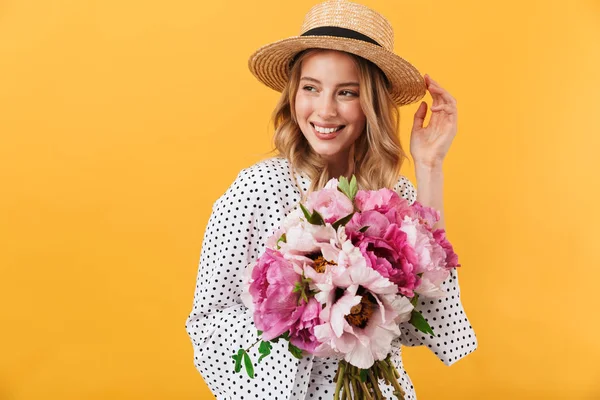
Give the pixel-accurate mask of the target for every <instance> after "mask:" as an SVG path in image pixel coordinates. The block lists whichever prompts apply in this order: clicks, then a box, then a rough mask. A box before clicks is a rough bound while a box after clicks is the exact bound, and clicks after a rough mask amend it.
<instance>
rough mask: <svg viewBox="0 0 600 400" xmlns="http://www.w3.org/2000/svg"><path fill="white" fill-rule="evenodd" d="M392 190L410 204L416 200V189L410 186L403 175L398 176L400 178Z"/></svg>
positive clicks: (410, 183)
mask: <svg viewBox="0 0 600 400" xmlns="http://www.w3.org/2000/svg"><path fill="white" fill-rule="evenodd" d="M394 190H395V191H396V193H398V194H399V195H400V196H401V197H403V198H405V199H406V200H408V202H409V203H410V204H413V203H414V202H415V201H416V200H417V189H416V188H415V186H414V185H413V184H412V182H411V181H410V180H409V179H408V178H407V177H405V176H404V175H400V177H399V178H398V182H397V183H396V185H395V186H394Z"/></svg>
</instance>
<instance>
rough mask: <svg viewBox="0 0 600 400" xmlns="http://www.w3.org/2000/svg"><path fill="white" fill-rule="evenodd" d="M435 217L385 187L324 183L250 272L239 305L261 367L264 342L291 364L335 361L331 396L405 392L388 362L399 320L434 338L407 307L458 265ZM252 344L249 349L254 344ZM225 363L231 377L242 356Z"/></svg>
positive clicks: (432, 292)
mask: <svg viewBox="0 0 600 400" xmlns="http://www.w3.org/2000/svg"><path fill="white" fill-rule="evenodd" d="M439 218H440V214H439V212H438V211H436V210H434V209H433V208H429V207H424V206H422V205H421V204H419V203H418V202H415V203H414V204H413V205H409V203H408V201H407V200H405V199H403V198H402V197H400V196H399V195H398V194H397V193H396V192H394V191H392V190H389V189H380V190H357V184H356V178H355V177H354V176H353V177H352V179H351V180H350V181H348V180H347V179H346V178H345V177H341V178H340V180H339V181H338V180H337V179H332V180H330V181H329V182H328V183H327V185H326V186H325V187H324V188H323V189H322V190H319V191H316V192H313V193H311V194H309V196H308V198H307V201H306V205H303V204H300V205H299V207H298V208H297V209H295V210H293V211H292V212H291V213H290V214H289V215H288V216H287V217H286V218H285V220H284V221H283V224H282V227H281V228H280V229H279V230H277V231H276V232H275V234H274V235H273V236H271V237H270V238H269V239H268V241H267V245H266V249H265V252H264V253H263V254H262V256H261V257H260V258H259V259H258V260H257V261H256V262H253V263H252V264H250V265H249V266H248V268H247V269H246V272H245V277H244V283H245V285H244V286H245V287H244V293H243V294H242V301H243V302H244V304H245V305H246V306H247V307H248V308H249V309H250V310H251V311H252V313H253V319H254V323H255V326H256V328H257V329H258V330H259V331H258V336H259V339H258V340H257V342H256V343H254V344H253V345H252V346H254V345H255V344H258V343H259V342H260V345H259V349H258V350H259V353H260V358H259V360H258V362H260V361H261V360H262V359H263V358H264V357H266V356H267V355H269V354H270V351H271V342H277V341H279V340H286V341H288V342H289V343H288V350H289V351H290V352H291V353H292V354H293V355H294V356H295V357H297V358H301V357H303V355H304V354H306V353H309V354H313V355H315V356H319V357H332V356H333V357H336V358H338V359H339V360H340V361H339V366H338V370H337V373H336V378H335V381H336V389H335V393H334V398H335V399H336V400H337V399H339V398H340V396H341V398H348V399H353V398H354V399H359V398H361V399H362V398H366V399H383V398H384V397H383V396H382V394H381V390H380V388H379V380H380V379H382V380H383V381H384V382H385V383H386V384H391V385H393V386H394V394H395V396H396V397H397V398H398V399H403V398H404V392H403V390H402V388H401V386H400V384H399V383H398V380H397V378H399V373H398V371H397V370H396V369H395V367H394V365H393V364H392V362H391V359H390V356H389V354H390V351H391V343H392V341H393V340H394V339H396V338H397V337H399V336H400V334H401V331H400V328H399V326H398V324H399V323H402V322H409V323H410V324H412V325H413V326H414V327H416V328H417V329H419V330H420V331H422V332H425V333H428V334H433V330H432V329H431V327H430V326H429V325H428V324H427V321H426V320H425V319H424V318H423V316H422V315H421V314H420V313H419V312H418V311H417V310H416V309H415V308H414V306H415V305H416V304H417V300H418V298H419V296H425V297H430V298H431V297H440V296H443V295H445V293H444V292H443V291H442V289H441V283H442V282H443V281H444V280H445V279H446V278H447V277H448V275H449V274H450V269H452V268H455V267H458V266H460V265H459V264H458V257H457V255H456V254H455V253H454V251H453V249H452V245H451V244H450V243H449V242H448V241H447V240H446V237H445V231H444V230H443V229H436V230H433V226H434V225H435V223H436V222H437V221H438V220H439ZM252 346H250V347H252ZM249 349H250V348H248V349H240V350H239V351H238V352H237V353H236V354H234V355H233V356H232V357H233V359H234V360H235V371H236V372H239V371H240V370H241V367H242V364H243V365H244V366H245V368H246V371H247V373H248V374H249V376H250V377H254V366H253V363H252V361H251V359H250V356H249V354H248V351H249Z"/></svg>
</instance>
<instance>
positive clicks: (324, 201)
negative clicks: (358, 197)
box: [306, 188, 354, 223]
mask: <svg viewBox="0 0 600 400" xmlns="http://www.w3.org/2000/svg"><path fill="white" fill-rule="evenodd" d="M306 208H307V209H308V210H309V211H310V212H313V211H314V210H317V211H318V213H319V214H321V216H322V217H323V220H324V221H325V222H329V223H334V222H335V221H337V220H338V219H340V218H343V217H345V216H347V215H348V214H350V213H352V212H353V211H354V205H353V204H352V201H350V199H349V198H348V197H347V196H346V195H345V194H344V193H342V192H340V191H339V190H337V189H335V188H331V189H321V190H318V191H316V192H312V193H310V194H309V195H308V198H307V201H306Z"/></svg>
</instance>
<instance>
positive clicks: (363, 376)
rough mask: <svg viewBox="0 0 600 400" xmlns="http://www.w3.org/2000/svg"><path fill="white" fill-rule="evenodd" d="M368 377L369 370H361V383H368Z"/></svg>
mask: <svg viewBox="0 0 600 400" xmlns="http://www.w3.org/2000/svg"><path fill="white" fill-rule="evenodd" d="M368 375H369V370H368V369H361V370H360V381H361V382H366V381H367V376H368Z"/></svg>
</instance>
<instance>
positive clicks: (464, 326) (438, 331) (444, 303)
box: [396, 176, 477, 365]
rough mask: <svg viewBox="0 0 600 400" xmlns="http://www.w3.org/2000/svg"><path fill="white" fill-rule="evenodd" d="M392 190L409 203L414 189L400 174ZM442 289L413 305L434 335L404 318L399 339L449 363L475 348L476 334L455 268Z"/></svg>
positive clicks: (412, 198)
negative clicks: (442, 294) (443, 294)
mask: <svg viewBox="0 0 600 400" xmlns="http://www.w3.org/2000/svg"><path fill="white" fill-rule="evenodd" d="M396 191H397V192H398V193H399V194H400V195H401V196H402V197H404V198H405V199H407V200H409V203H410V204H413V203H414V202H415V201H416V199H417V191H416V189H415V187H414V186H413V184H412V183H411V182H410V181H409V180H408V179H407V178H406V177H404V176H401V177H400V180H399V182H398V184H397V185H396ZM442 290H444V291H445V292H446V293H448V296H446V297H443V298H438V299H425V298H422V299H420V300H419V303H418V304H417V306H416V307H415V308H416V309H417V310H418V311H420V312H421V314H422V315H423V317H424V318H425V319H426V320H427V323H428V324H429V326H431V328H432V329H433V331H434V333H435V336H431V335H428V334H426V333H423V332H421V331H419V330H418V329H416V328H415V327H414V326H412V325H411V324H409V323H408V322H404V323H402V324H400V330H401V331H402V335H401V336H400V343H401V344H403V345H404V346H423V345H425V346H427V347H428V348H429V349H430V350H431V351H432V352H433V353H434V354H435V355H436V356H437V358H439V359H440V360H441V361H442V362H443V363H444V364H446V365H452V364H454V363H455V362H456V361H458V360H460V359H461V358H463V357H465V356H467V355H468V354H470V353H472V352H473V351H475V349H476V348H477V337H476V336H475V332H474V331H473V328H472V327H471V323H470V322H469V320H468V318H467V316H466V314H465V310H464V307H463V305H462V303H461V299H460V286H459V284H458V271H457V270H456V269H452V270H451V271H450V276H448V278H447V279H446V280H445V281H444V282H442Z"/></svg>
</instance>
